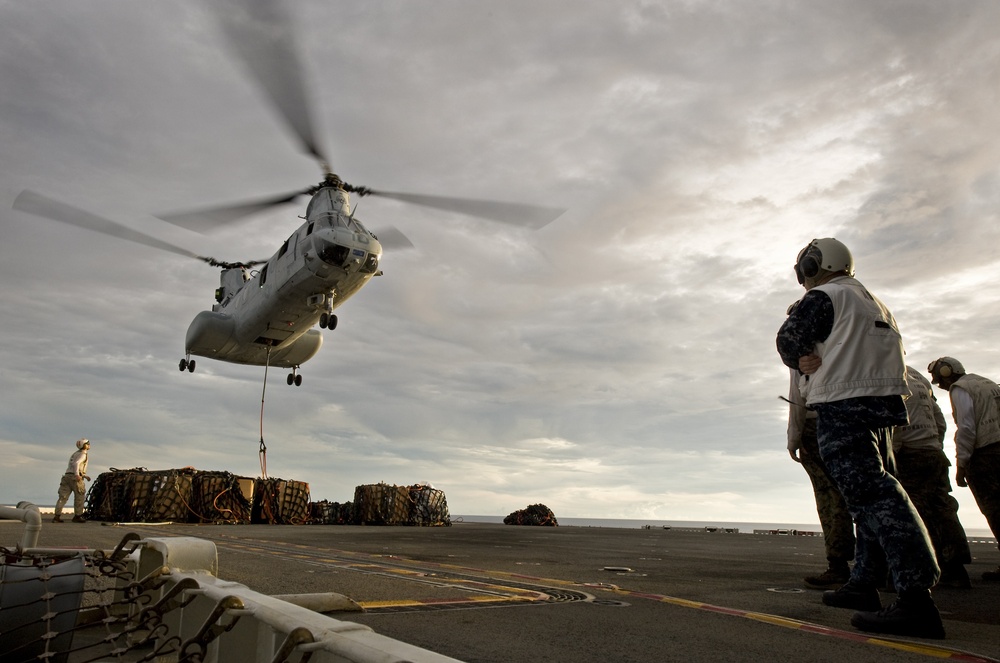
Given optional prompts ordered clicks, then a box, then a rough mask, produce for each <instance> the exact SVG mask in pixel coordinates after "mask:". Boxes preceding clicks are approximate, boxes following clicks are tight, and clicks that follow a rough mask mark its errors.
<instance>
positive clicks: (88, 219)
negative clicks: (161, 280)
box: [14, 189, 206, 260]
mask: <svg viewBox="0 0 1000 663" xmlns="http://www.w3.org/2000/svg"><path fill="white" fill-rule="evenodd" d="M14 209H16V210H18V211H21V212H27V213H28V214H34V215H36V216H41V217H45V218H47V219H52V220H53V221H60V222H62V223H68V224H69V225H71V226H77V227H78V228H86V229H87V230H93V231H94V232H99V233H102V234H104V235H111V236H112V237H117V238H119V239H124V240H128V241H129V242H135V243H136V244H144V245H146V246H151V247H153V248H154V249H160V250H161V251H169V252H170V253H176V254H178V255H182V256H187V257H188V258H195V259H197V260H206V259H205V258H204V257H203V256H200V255H198V254H197V253H194V252H192V251H188V250H187V249H183V248H181V247H179V246H174V245H173V244H170V243H168V242H164V241H163V240H160V239H156V238H155V237H151V236H150V235H146V234H145V233H141V232H139V231H138V230H132V229H131V228H128V227H126V226H123V225H121V224H120V223H116V222H115V221H111V220H110V219H105V218H103V217H100V216H97V215H95V214H91V213H90V212H86V211H84V210H82V209H79V208H76V207H72V206H70V205H67V204H66V203H62V202H59V201H58V200H54V199H52V198H48V197H46V196H43V195H42V194H40V193H36V192H34V191H30V190H28V189H25V190H24V191H22V192H21V193H20V194H18V196H17V198H16V199H15V200H14Z"/></svg>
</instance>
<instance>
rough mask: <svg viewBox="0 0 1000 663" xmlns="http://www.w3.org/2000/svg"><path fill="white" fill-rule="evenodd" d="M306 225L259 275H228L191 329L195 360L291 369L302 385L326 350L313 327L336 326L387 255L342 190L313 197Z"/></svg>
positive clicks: (240, 271)
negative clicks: (339, 310)
mask: <svg viewBox="0 0 1000 663" xmlns="http://www.w3.org/2000/svg"><path fill="white" fill-rule="evenodd" d="M305 219H306V222H305V223H304V224H302V226H300V227H299V228H298V230H296V231H295V232H294V233H292V235H291V236H290V237H289V238H288V239H287V240H286V241H285V243H284V244H282V246H281V248H280V249H278V251H277V252H276V253H275V254H274V255H273V256H271V258H270V259H269V260H268V261H267V262H266V263H265V264H264V265H263V266H262V267H261V268H260V269H259V270H257V271H255V272H250V271H249V270H248V269H247V268H246V267H230V268H228V269H225V270H223V272H222V279H221V284H220V287H219V289H218V290H217V291H216V301H217V303H216V304H215V305H214V306H213V307H212V310H211V311H202V312H201V313H199V314H198V315H197V316H195V319H194V320H193V321H192V322H191V326H190V327H189V328H188V331H187V338H186V342H185V351H186V353H187V355H188V357H190V355H198V356H201V357H209V358H211V359H218V360H221V361H228V362H234V363H237V364H251V365H256V366H264V365H270V366H280V367H284V368H292V369H293V373H292V374H290V375H289V384H291V382H292V381H293V379H294V380H295V381H296V383H297V384H298V383H301V376H298V375H297V374H296V373H295V372H296V370H297V369H298V367H299V365H300V364H302V363H304V362H305V361H307V360H308V359H310V358H311V357H313V355H315V354H316V353H317V352H318V351H319V349H320V347H321V346H322V344H323V336H322V334H321V333H320V332H319V331H318V330H316V329H313V327H314V326H315V325H316V324H317V323H319V324H320V326H321V327H326V328H329V329H333V328H334V327H336V320H337V318H336V316H335V315H333V313H332V311H333V309H334V308H335V307H337V306H339V305H340V304H342V303H343V302H344V301H346V300H347V299H348V298H349V297H351V295H353V294H354V293H356V292H357V291H358V290H360V289H361V288H362V287H363V286H364V285H365V284H366V283H367V282H368V281H369V280H371V278H372V277H373V276H376V275H378V274H380V272H379V269H378V267H379V261H380V260H381V257H382V246H381V244H379V242H378V240H377V239H376V238H375V236H374V235H373V234H372V233H370V232H369V231H368V230H366V229H365V227H364V226H363V225H361V223H360V222H359V221H358V220H357V219H355V218H354V217H353V216H352V215H351V209H350V200H349V198H348V194H347V192H345V191H344V190H342V189H340V188H338V187H335V186H324V187H321V188H320V189H319V190H318V191H317V192H316V193H315V194H313V197H312V200H311V201H310V202H309V206H308V207H307V209H306V216H305ZM180 369H181V370H182V371H183V370H185V369H186V370H189V371H193V370H194V362H193V361H189V359H188V358H185V359H182V360H181V363H180Z"/></svg>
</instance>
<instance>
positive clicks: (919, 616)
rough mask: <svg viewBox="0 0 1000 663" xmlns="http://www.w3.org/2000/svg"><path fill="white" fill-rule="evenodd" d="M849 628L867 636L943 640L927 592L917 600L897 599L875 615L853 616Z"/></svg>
mask: <svg viewBox="0 0 1000 663" xmlns="http://www.w3.org/2000/svg"><path fill="white" fill-rule="evenodd" d="M851 625H852V626H854V627H855V628H858V629H861V630H862V631H868V632H869V633H889V634H891V635H908V636H912V637H915V638H930V639H934V640H941V639H943V638H944V624H942V623H941V614H940V613H939V612H938V609H937V606H936V605H934V599H932V598H931V595H930V592H928V591H926V590H924V591H923V592H917V593H916V596H913V595H911V596H909V597H907V596H903V595H900V597H899V598H897V599H896V600H895V601H893V602H892V603H891V604H889V606H888V607H887V608H884V609H882V610H879V611H877V612H856V613H854V616H853V617H851Z"/></svg>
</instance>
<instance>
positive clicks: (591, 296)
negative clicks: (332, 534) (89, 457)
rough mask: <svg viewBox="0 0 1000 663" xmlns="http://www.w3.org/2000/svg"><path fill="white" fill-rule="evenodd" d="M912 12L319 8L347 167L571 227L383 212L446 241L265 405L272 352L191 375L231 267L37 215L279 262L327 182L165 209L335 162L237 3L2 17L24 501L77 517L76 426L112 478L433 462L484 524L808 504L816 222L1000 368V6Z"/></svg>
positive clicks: (462, 505)
mask: <svg viewBox="0 0 1000 663" xmlns="http://www.w3.org/2000/svg"><path fill="white" fill-rule="evenodd" d="M897 5H898V3H880V4H874V5H873V4H871V3H865V2H860V1H858V2H847V3H836V4H830V3H820V2H807V3H804V4H799V5H794V6H792V5H788V4H787V3H780V2H764V3H755V4H754V5H753V6H750V5H747V6H743V5H740V4H727V3H711V2H671V3H650V2H628V3H625V4H621V3H619V4H616V5H614V6H611V5H607V6H605V5H602V4H600V3H589V4H582V5H581V4H580V3H562V2H556V3H545V4H541V5H539V4H538V3H528V2H513V3H505V4H503V5H502V6H501V5H496V6H494V5H479V4H469V3H463V2H446V3H443V4H442V3H439V2H436V3H433V4H427V3H414V4H410V5H407V6H405V7H400V6H395V5H393V6H390V5H379V4H377V3H376V4H372V3H367V4H363V5H349V4H345V5H342V6H331V5H329V4H328V3H317V2H305V3H296V4H295V5H294V7H292V17H293V22H294V27H295V29H296V30H297V32H298V34H299V39H298V41H297V44H298V46H299V47H300V50H301V56H302V61H303V64H304V67H305V79H306V81H307V82H308V90H309V94H310V99H311V102H312V104H313V110H314V112H315V119H316V125H317V127H318V132H319V135H320V140H321V142H322V143H323V145H324V147H325V149H326V150H327V151H328V152H329V154H330V155H331V160H332V162H333V164H332V165H333V166H334V168H335V169H336V171H337V172H338V173H339V174H340V175H341V176H342V177H344V179H345V180H347V181H349V182H351V183H354V184H358V185H367V186H372V187H375V188H382V189H385V190H390V191H413V192H423V193H430V194H441V195H451V196H461V197H481V198H487V199H493V200H510V201H516V202H529V203H535V204H542V205H548V206H555V207H563V208H566V209H567V212H566V213H565V214H564V215H563V216H562V217H560V218H559V219H558V220H557V221H555V222H554V223H552V224H550V225H548V226H546V227H545V228H543V229H542V230H540V231H537V232H533V231H527V230H524V229H520V228H513V227H508V226H504V225H502V224H496V223H492V222H488V221H480V220H472V219H468V218H465V217H460V216H458V215H454V214H444V213H439V212H434V211H431V210H427V209H422V208H416V207H407V206H403V205H401V204H399V203H396V202H394V201H389V200H376V199H372V198H363V199H359V198H358V197H355V198H354V199H353V201H352V202H353V204H354V206H355V210H356V213H357V216H358V218H360V219H362V221H363V222H364V223H365V224H366V225H368V226H370V227H371V228H373V229H375V230H376V232H377V231H378V229H379V228H381V227H386V226H395V227H397V228H399V229H401V230H403V231H404V232H405V233H406V234H407V235H408V236H409V237H410V238H411V239H412V240H413V241H414V244H415V245H416V247H415V248H414V249H412V250H409V251H401V252H400V251H396V252H388V253H387V254H386V256H385V257H384V259H383V265H382V268H383V270H384V272H385V274H384V276H380V277H378V278H376V279H374V280H373V281H372V282H371V283H370V284H369V285H368V286H366V288H365V289H364V290H363V291H362V292H361V293H359V294H358V295H357V296H356V297H355V298H354V299H352V300H350V301H348V302H347V303H346V304H344V305H343V306H342V307H341V308H340V309H338V314H339V316H340V326H339V327H338V329H337V330H336V331H334V332H324V336H325V344H324V347H323V349H322V351H321V352H320V354H319V355H317V357H316V358H314V359H313V360H311V361H310V362H308V363H307V364H305V365H304V366H303V367H302V370H301V372H302V374H303V376H304V384H303V386H302V387H299V388H297V389H290V388H286V387H285V385H284V384H283V383H284V372H283V371H278V370H276V369H272V370H270V371H269V373H268V384H267V390H266V391H264V389H263V387H264V385H263V382H262V381H263V377H264V376H263V371H262V370H261V369H258V368H250V367H243V366H235V365H227V364H222V363H217V362H212V361H210V360H200V359H199V363H198V369H197V371H196V372H195V373H193V374H189V373H181V372H180V371H178V370H177V361H178V360H179V359H180V358H181V356H182V355H183V350H184V348H183V339H184V332H185V330H186V328H187V324H188V322H189V321H190V320H191V319H192V318H193V317H194V315H195V314H196V313H197V312H198V311H200V310H203V309H206V308H208V307H209V306H210V305H211V303H212V301H213V294H212V293H213V291H214V289H215V288H216V287H217V283H218V281H217V277H216V276H215V275H214V273H213V272H212V270H209V269H206V268H205V267H204V266H203V265H200V264H197V263H195V262H194V261H187V260H185V259H183V258H181V257H179V256H175V255H170V254H159V253H157V252H155V251H154V250H152V249H149V248H146V247H140V246H133V245H130V244H126V243H124V242H121V241H119V240H115V239H113V238H105V237H102V236H96V235H91V234H88V233H86V232H84V231H78V230H75V229H72V228H63V227H61V226H58V225H57V224H55V223H53V222H49V221H45V220H42V219H37V218H34V217H28V216H26V215H24V214H21V213H19V212H15V211H12V210H11V209H10V205H11V204H12V202H13V200H14V198H15V197H16V195H17V193H18V192H19V191H20V190H22V189H24V188H31V189H34V190H38V191H41V192H44V193H46V194H47V195H52V196H54V197H57V198H60V199H62V200H66V201H67V202H71V203H73V204H76V205H78V206H81V207H84V208H85V209H88V210H90V211H92V212H95V213H98V214H102V215H104V216H107V217H109V218H112V219H114V220H116V221H118V222H120V223H123V224H125V225H127V226H129V227H132V228H135V229H137V230H142V231H143V232H146V233H148V234H151V235H154V236H156V237H159V238H162V239H164V240H165V241H169V242H172V243H175V244H177V245H179V246H183V247H187V248H190V249H191V250H193V251H196V252H198V253H199V254H203V255H214V256H216V257H219V258H223V259H230V260H240V259H256V258H263V257H267V256H268V255H270V254H271V253H273V252H274V251H275V250H276V248H277V247H278V246H279V245H280V243H281V242H282V241H283V240H284V239H285V238H286V237H287V236H288V234H289V233H291V232H292V231H293V230H294V229H295V228H296V227H297V226H298V224H299V223H301V221H300V220H299V219H298V218H297V217H298V215H301V214H303V213H304V201H299V202H297V203H296V204H294V205H290V206H288V207H287V208H284V209H280V210H276V211H274V212H272V213H268V214H263V215H260V216H257V217H252V218H249V219H247V221H246V222H245V223H244V224H242V225H238V226H234V227H231V228H226V229H220V230H219V231H218V232H214V233H210V234H208V235H197V234H195V233H190V232H188V231H185V230H182V229H178V228H174V227H171V226H168V225H167V224H162V223H160V222H158V220H157V219H155V218H154V217H153V216H152V214H154V213H159V212H169V211H175V210H181V209H189V208H192V207H198V206H202V205H212V204H216V203H223V202H231V201H237V200H242V199H254V198H261V197H265V196H269V195H276V194H279V193H282V192H286V191H295V190H300V189H302V188H304V187H305V186H308V185H310V184H312V183H314V181H316V180H318V178H319V176H320V172H319V170H318V168H317V167H316V164H315V163H313V161H312V160H311V159H310V158H308V157H307V156H305V155H303V154H300V153H299V151H298V146H297V141H296V139H295V138H294V137H293V136H291V135H290V133H289V131H288V130H287V129H286V127H285V126H284V124H283V123H282V121H281V120H280V119H279V118H278V117H277V116H276V114H275V113H274V111H273V109H272V108H271V107H270V105H269V104H268V102H267V101H266V99H265V97H264V95H263V94H262V93H261V91H260V90H259V89H257V88H256V87H255V85H254V84H253V82H252V81H251V80H250V79H249V78H248V77H247V76H246V73H245V72H244V71H243V69H242V68H241V66H240V65H239V64H238V63H237V62H236V61H235V60H234V57H233V55H232V53H230V52H229V51H228V49H227V47H226V46H225V44H224V41H223V40H222V39H221V35H220V32H219V26H218V22H217V20H216V17H215V16H213V15H212V14H210V13H209V12H208V11H207V10H206V8H205V7H204V6H203V4H202V3H197V2H179V3H171V5H170V9H169V11H168V10H167V9H166V8H165V7H160V6H159V5H151V4H141V5H137V4H134V3H127V2H118V1H115V0H107V1H106V2H103V3H99V4H97V5H93V6H88V7H86V8H83V7H78V6H76V5H75V4H73V3H69V2H56V3H54V4H51V5H48V6H44V7H42V6H34V5H32V7H31V9H30V10H29V9H28V8H26V7H24V6H21V5H18V4H12V3H7V4H4V5H3V6H0V84H2V86H3V89H4V95H3V96H2V97H0V149H2V151H3V153H4V155H5V159H4V161H3V163H2V164H0V174H2V177H0V233H2V235H0V279H2V281H0V282H2V285H0V306H2V307H3V311H4V343H3V345H2V346H0V347H2V350H0V352H2V355H0V356H2V361H3V371H2V372H0V383H2V387H3V393H4V394H5V397H4V399H3V401H2V402H0V440H2V442H0V444H3V445H4V447H3V448H4V450H5V454H6V455H5V457H7V458H8V463H7V469H6V470H4V474H3V479H4V481H3V485H4V491H3V492H2V493H0V496H2V497H3V498H4V499H8V500H17V499H23V498H29V499H32V500H35V501H38V502H40V503H47V502H51V501H52V500H53V499H54V490H55V485H56V483H57V481H56V479H55V477H57V475H58V474H59V473H60V472H61V470H62V467H61V465H62V464H63V463H64V462H65V458H63V456H65V457H66V458H68V456H69V453H70V452H71V451H72V449H71V448H70V444H71V443H72V441H73V440H75V439H76V438H78V437H80V436H81V435H87V436H88V437H91V439H93V440H94V441H95V444H94V449H93V463H94V464H95V467H126V466H144V467H150V468H154V467H155V468H164V467H182V466H186V465H195V466H198V467H200V468H202V469H215V470H221V469H225V470H229V471H233V472H237V473H243V474H250V475H253V474H256V473H258V472H259V471H260V465H259V457H258V451H259V448H260V439H261V437H263V438H264V441H265V445H266V448H267V458H268V471H269V473H270V474H272V475H274V476H282V477H284V478H293V479H299V480H304V481H308V482H309V483H310V485H311V487H312V489H313V493H314V497H316V498H327V499H334V500H344V499H348V498H349V497H350V496H351V495H353V488H354V486H355V485H358V484H360V483H364V482H378V481H383V480H384V481H388V482H396V483H413V482H416V481H431V482H432V483H434V484H435V485H436V486H437V487H439V488H441V489H443V490H445V492H446V494H447V495H448V499H449V505H450V507H451V510H452V512H453V513H455V514H461V513H485V514H495V515H504V514H506V513H509V512H511V511H513V510H515V509H517V508H523V507H524V506H525V505H526V504H529V503H535V502H539V501H542V502H544V503H546V504H548V505H549V506H550V507H551V508H553V509H554V510H555V511H556V513H557V515H559V516H565V517H572V516H580V517H583V516H604V517H635V518H660V519H685V518H690V519H703V520H713V521H725V520H728V519H732V518H734V517H736V516H739V517H740V518H741V519H751V520H758V521H771V522H793V523H801V522H811V521H814V520H815V515H814V513H813V512H812V506H811V498H810V496H809V495H810V493H809V491H810V489H809V487H808V480H807V478H806V476H805V473H804V472H802V471H801V468H799V467H797V466H795V465H794V464H793V463H791V462H790V461H788V460H787V456H786V454H785V452H784V435H785V415H786V412H785V410H784V407H783V405H782V404H781V403H780V402H779V401H777V399H776V398H775V396H777V395H778V394H781V393H784V391H785V390H786V385H787V373H786V371H785V369H784V367H783V366H781V364H780V362H779V361H778V358H777V355H776V353H775V351H774V341H773V339H774V333H775V331H776V330H777V328H778V326H779V325H780V324H781V321H782V319H783V317H784V311H785V308H786V307H787V306H788V304H790V303H791V302H792V301H794V300H795V299H797V298H798V297H799V296H801V290H800V289H799V288H798V286H797V285H796V284H795V281H794V280H793V278H792V274H791V269H790V267H791V263H792V261H793V259H794V256H795V254H796V252H797V251H798V250H799V248H801V246H802V245H804V244H805V243H806V242H807V241H808V240H809V239H811V238H813V237H822V236H836V237H838V238H839V239H841V240H843V241H845V242H846V243H847V244H848V245H849V246H850V247H851V248H852V250H853V252H854V254H855V258H856V262H857V264H858V274H859V276H860V277H861V279H862V280H863V281H865V282H866V284H867V285H869V286H870V287H871V288H872V289H873V290H874V291H875V292H876V293H877V294H879V296H880V297H881V298H882V299H883V300H884V301H886V302H887V303H888V304H889V305H890V307H891V308H893V310H894V313H895V315H896V317H897V319H898V320H899V322H900V325H901V328H902V329H903V331H904V335H905V337H906V338H905V341H906V345H907V348H908V351H909V356H908V359H909V361H911V363H914V364H915V365H917V366H924V365H926V363H927V361H929V360H930V359H933V358H934V357H936V356H940V355H942V354H951V355H954V356H959V357H961V358H962V361H963V362H964V363H965V364H966V366H968V367H969V368H970V370H973V371H974V372H977V373H980V374H983V375H986V376H990V377H993V378H997V376H1000V355H998V353H997V351H996V350H995V349H994V348H993V347H992V345H991V344H990V343H989V341H988V339H990V338H991V337H992V335H993V330H995V329H996V322H997V320H996V316H997V314H996V313H995V311H996V310H997V306H996V302H995V301H994V300H995V298H994V297H993V296H991V295H990V292H991V290H990V288H989V287H986V286H988V285H989V284H990V283H991V278H992V274H995V273H996V268H997V258H996V257H995V255H994V253H995V252H994V251H992V249H991V248H990V247H991V246H993V245H995V244H996V240H997V237H996V235H997V232H998V231H997V230H996V228H998V227H1000V224H998V223H997V221H998V219H997V211H996V210H997V209H998V208H1000V207H998V205H997V203H998V202H1000V201H998V199H997V198H998V192H1000V181H998V175H997V170H996V163H997V157H998V151H1000V139H997V138H996V136H1000V131H998V128H1000V127H998V123H1000V120H998V119H997V117H998V116H997V114H996V112H995V105H996V104H995V103H993V99H992V92H991V91H992V90H995V89H997V87H998V83H1000V81H998V80H997V78H998V76H1000V74H998V72H1000V69H998V68H997V66H996V60H997V55H996V54H997V38H996V37H995V35H994V34H993V33H994V32H995V31H994V30H992V26H993V25H996V24H997V19H998V18H1000V17H998V16H997V14H998V13H1000V8H998V7H997V6H996V5H995V3H992V2H986V1H971V0H970V1H966V2H961V3H957V4H956V3H938V2H932V1H931V0H927V1H926V2H915V3H914V2H908V3H906V7H905V11H903V10H902V8H901V7H900V6H897ZM334 20H335V21H336V24H337V25H339V26H342V27H341V28H338V29H336V30H334V31H333V32H331V31H330V30H329V29H328V27H329V26H330V25H331V22H332V21H334ZM321 26H326V27H321ZM4 201H6V202H4ZM262 397H263V419H261V406H262ZM949 446H950V443H949ZM50 484H51V486H50ZM50 493H51V494H50ZM957 494H958V495H959V496H960V499H961V500H962V518H963V521H964V522H966V524H967V526H970V527H980V528H984V527H985V524H984V521H983V519H982V518H981V516H980V514H979V512H978V509H977V508H976V507H975V505H974V504H973V503H972V501H971V499H970V498H969V496H968V495H967V491H962V490H958V491H957Z"/></svg>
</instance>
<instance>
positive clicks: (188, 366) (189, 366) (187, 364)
mask: <svg viewBox="0 0 1000 663" xmlns="http://www.w3.org/2000/svg"><path fill="white" fill-rule="evenodd" d="M194 364H195V362H194V359H191V360H190V361H189V360H187V359H181V362H180V363H179V364H178V365H177V368H179V369H180V371H181V373H183V372H184V371H187V372H188V373H194Z"/></svg>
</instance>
